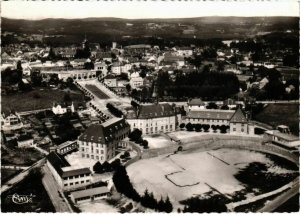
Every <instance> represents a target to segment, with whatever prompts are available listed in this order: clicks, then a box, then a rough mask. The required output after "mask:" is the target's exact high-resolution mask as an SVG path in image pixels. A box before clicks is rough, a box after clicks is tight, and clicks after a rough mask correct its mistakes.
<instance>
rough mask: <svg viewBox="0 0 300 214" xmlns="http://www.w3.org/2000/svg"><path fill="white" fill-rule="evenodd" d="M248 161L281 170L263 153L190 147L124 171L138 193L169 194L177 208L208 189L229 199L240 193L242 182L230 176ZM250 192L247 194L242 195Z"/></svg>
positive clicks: (249, 194) (270, 168)
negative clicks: (182, 202)
mask: <svg viewBox="0 0 300 214" xmlns="http://www.w3.org/2000/svg"><path fill="white" fill-rule="evenodd" d="M252 162H260V163H264V164H266V165H268V170H270V172H273V173H283V172H285V171H284V169H282V168H280V167H278V166H276V165H275V164H274V163H273V162H272V161H271V160H270V159H269V158H267V157H266V155H265V154H263V153H259V152H254V151H248V150H236V149H218V150H210V151H201V152H200V151H197V150H193V151H192V152H191V151H185V152H183V153H177V154H171V155H161V156H158V157H155V158H151V159H144V160H140V161H138V162H136V163H134V164H132V165H130V166H128V168H127V171H128V175H129V177H130V179H131V181H132V183H133V185H134V187H135V188H136V190H137V191H138V192H139V193H140V194H143V192H144V191H145V189H148V190H149V191H150V192H153V194H154V196H155V197H156V198H157V199H159V198H160V196H164V197H165V196H166V195H169V197H170V200H171V202H172V203H173V206H174V208H175V209H177V208H179V207H180V208H182V207H183V205H181V204H180V201H182V200H184V199H187V198H189V197H192V196H199V195H204V194H206V193H209V192H211V191H213V192H214V193H216V194H222V195H224V196H225V197H227V198H229V199H230V198H231V196H234V195H235V194H237V193H239V192H242V191H243V190H245V185H244V184H243V183H241V182H239V181H238V180H237V179H236V178H235V177H234V175H235V174H237V173H238V172H239V170H240V169H243V168H244V167H245V166H246V165H248V164H249V163H252ZM141 169H147V170H141ZM251 195H253V194H251V193H247V195H245V196H246V197H251Z"/></svg>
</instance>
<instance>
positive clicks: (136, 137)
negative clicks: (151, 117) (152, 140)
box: [128, 129, 142, 142]
mask: <svg viewBox="0 0 300 214" xmlns="http://www.w3.org/2000/svg"><path fill="white" fill-rule="evenodd" d="M128 137H129V139H130V140H131V141H135V142H136V141H138V140H139V139H140V138H141V137H142V131H141V130H139V129H134V130H133V131H132V132H130V133H129V135H128Z"/></svg>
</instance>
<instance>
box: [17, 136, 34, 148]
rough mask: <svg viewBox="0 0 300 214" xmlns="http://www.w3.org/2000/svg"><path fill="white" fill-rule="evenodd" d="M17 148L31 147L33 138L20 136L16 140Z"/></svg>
mask: <svg viewBox="0 0 300 214" xmlns="http://www.w3.org/2000/svg"><path fill="white" fill-rule="evenodd" d="M17 144H18V148H28V147H32V146H33V137H32V136H31V135H21V136H19V137H18V138H17Z"/></svg>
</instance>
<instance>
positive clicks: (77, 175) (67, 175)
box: [47, 152, 92, 191]
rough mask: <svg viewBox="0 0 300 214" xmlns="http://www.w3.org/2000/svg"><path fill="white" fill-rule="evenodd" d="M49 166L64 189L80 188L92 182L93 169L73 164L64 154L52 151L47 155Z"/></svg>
mask: <svg viewBox="0 0 300 214" xmlns="http://www.w3.org/2000/svg"><path fill="white" fill-rule="evenodd" d="M47 166H48V167H49V169H50V171H51V173H52V175H53V177H54V178H55V180H56V182H57V184H58V186H59V187H60V188H61V189H63V190H64V191H70V190H74V189H78V188H81V187H84V186H87V185H89V184H91V178H92V177H91V174H92V172H91V170H90V169H89V168H88V167H84V168H81V167H76V166H71V165H70V164H69V163H68V161H67V160H66V159H65V157H64V156H63V155H60V154H58V153H57V152H50V153H49V155H48V156H47Z"/></svg>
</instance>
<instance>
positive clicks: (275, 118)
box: [254, 104, 299, 136]
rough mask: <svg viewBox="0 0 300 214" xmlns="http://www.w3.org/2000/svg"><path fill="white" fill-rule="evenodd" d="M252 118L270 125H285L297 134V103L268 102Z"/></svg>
mask: <svg viewBox="0 0 300 214" xmlns="http://www.w3.org/2000/svg"><path fill="white" fill-rule="evenodd" d="M254 119H255V120H257V121H260V122H263V123H266V124H269V125H271V126H277V125H287V126H289V127H290V129H291V131H292V133H293V134H295V135H297V136H298V135H299V104H269V105H268V106H267V107H266V108H264V110H263V111H262V112H260V113H258V114H257V115H255V116H254Z"/></svg>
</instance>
